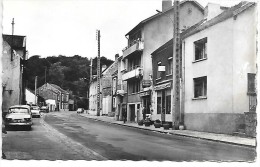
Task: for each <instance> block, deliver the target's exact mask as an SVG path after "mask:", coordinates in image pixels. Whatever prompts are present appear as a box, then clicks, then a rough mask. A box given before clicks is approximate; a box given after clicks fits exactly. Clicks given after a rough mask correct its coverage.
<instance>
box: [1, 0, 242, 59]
mask: <svg viewBox="0 0 260 167" xmlns="http://www.w3.org/2000/svg"><path fill="white" fill-rule="evenodd" d="M0 1H1V0H0ZM2 1H3V5H2V8H3V10H2V11H3V19H2V26H3V33H4V34H11V33H12V25H11V22H12V18H14V22H15V25H14V35H24V36H26V37H27V50H28V53H29V57H31V56H33V55H40V56H41V57H48V56H58V55H65V56H74V55H80V56H82V57H88V58H93V57H96V56H97V53H98V52H97V40H96V30H97V29H98V30H100V34H101V44H100V47H101V51H100V52H101V56H105V57H107V58H109V59H112V60H114V56H115V54H117V53H118V54H119V55H122V49H123V48H125V47H126V46H127V39H126V37H125V34H126V33H128V32H129V31H130V30H131V29H132V28H134V27H135V26H136V25H137V24H138V23H139V22H140V21H142V20H144V19H146V18H148V17H150V16H152V15H154V14H156V9H158V10H161V6H162V5H161V4H162V0H2ZM198 2H199V3H200V4H201V5H202V6H203V7H205V6H206V5H207V3H208V2H212V3H219V4H221V5H222V6H233V5H235V4H237V3H239V2H240V1H237V0H218V1H217V0H198ZM0 11H1V10H0Z"/></svg>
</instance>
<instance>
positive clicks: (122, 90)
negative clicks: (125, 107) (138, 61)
mask: <svg viewBox="0 0 260 167" xmlns="http://www.w3.org/2000/svg"><path fill="white" fill-rule="evenodd" d="M126 89H127V86H126V84H118V85H117V91H116V94H118V95H121V96H124V94H125V93H126V92H127V90H126Z"/></svg>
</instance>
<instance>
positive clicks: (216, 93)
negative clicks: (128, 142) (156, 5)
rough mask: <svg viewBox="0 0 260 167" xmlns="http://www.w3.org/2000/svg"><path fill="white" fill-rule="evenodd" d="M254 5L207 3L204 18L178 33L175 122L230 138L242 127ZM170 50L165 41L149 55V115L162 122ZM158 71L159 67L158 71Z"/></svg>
mask: <svg viewBox="0 0 260 167" xmlns="http://www.w3.org/2000/svg"><path fill="white" fill-rule="evenodd" d="M255 6H256V5H255V3H248V2H241V3H239V4H238V5H236V6H233V7H231V8H226V7H222V6H220V5H218V4H212V3H209V4H208V5H207V7H206V8H205V16H204V19H203V20H202V21H200V22H199V23H197V24H195V25H193V26H192V27H190V28H189V29H187V30H186V31H184V32H183V33H182V34H181V39H182V45H181V46H182V85H181V88H182V91H181V92H182V93H181V107H182V109H181V110H180V113H179V118H178V121H180V122H182V123H183V124H184V125H185V127H186V128H187V129H189V130H196V131H205V132H214V133H227V134H231V133H233V132H236V131H238V130H239V129H243V128H245V124H246V119H245V118H246V117H247V115H250V114H251V113H254V112H255V108H256V87H255V83H256V81H255V75H256V70H257V69H256V32H257V31H256V22H257V21H256V20H257V19H256V7H255ZM172 52H173V41H172V40H170V41H168V42H167V43H165V44H164V45H162V46H161V47H159V48H158V49H157V50H155V51H154V52H153V53H152V55H153V56H152V58H153V69H154V71H153V76H154V78H153V81H154V91H155V93H154V94H155V98H156V99H157V100H156V106H157V108H155V111H156V112H155V115H156V114H159V115H160V116H161V119H162V120H164V117H165V116H164V115H167V114H170V112H171V110H170V109H169V106H170V105H171V103H170V100H169V98H170V97H171V94H170V91H169V90H170V88H171V83H172V82H171V80H172V79H171V78H172V76H170V74H171V68H172V61H171V60H172V55H173V53H172ZM160 67H164V68H165V69H164V70H163V72H160V70H158V69H159V68H160ZM160 91H161V94H160ZM156 95H157V96H156ZM157 118H158V117H157ZM159 119H160V118H159ZM173 121H175V120H172V122H173Z"/></svg>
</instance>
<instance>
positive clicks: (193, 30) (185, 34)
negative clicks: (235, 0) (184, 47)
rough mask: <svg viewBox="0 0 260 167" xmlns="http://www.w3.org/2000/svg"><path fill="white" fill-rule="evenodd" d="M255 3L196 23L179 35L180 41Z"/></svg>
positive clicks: (229, 9) (159, 49)
mask: <svg viewBox="0 0 260 167" xmlns="http://www.w3.org/2000/svg"><path fill="white" fill-rule="evenodd" d="M254 4H255V3H253V2H241V3H239V4H237V5H235V6H233V7H231V8H228V9H227V10H226V11H224V12H222V13H221V14H219V15H218V16H216V17H214V18H213V19H211V20H209V21H207V19H202V20H201V21H199V22H198V23H196V24H194V25H193V26H191V27H190V28H188V29H186V30H185V31H184V32H182V33H181V39H184V38H187V37H188V36H191V35H193V34H195V33H197V32H199V31H202V30H203V29H206V28H208V27H210V26H213V25H215V24H217V23H220V22H222V21H224V20H226V19H228V18H230V17H234V16H236V15H238V14H240V13H242V12H243V11H245V10H246V9H248V8H249V7H251V6H253V5H254ZM172 40H173V39H170V40H169V41H168V42H166V43H165V44H163V45H162V46H160V47H159V48H158V49H156V50H155V51H154V52H153V53H151V55H152V56H153V55H155V54H157V53H159V52H160V51H161V50H163V49H165V48H167V47H169V46H171V45H172V44H173V41H172Z"/></svg>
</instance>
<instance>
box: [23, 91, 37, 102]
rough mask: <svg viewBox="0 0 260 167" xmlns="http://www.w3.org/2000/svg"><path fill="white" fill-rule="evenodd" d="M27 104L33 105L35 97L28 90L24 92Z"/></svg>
mask: <svg viewBox="0 0 260 167" xmlns="http://www.w3.org/2000/svg"><path fill="white" fill-rule="evenodd" d="M25 94H26V102H27V104H35V95H34V93H32V92H31V91H29V90H28V89H26V90H25Z"/></svg>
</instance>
